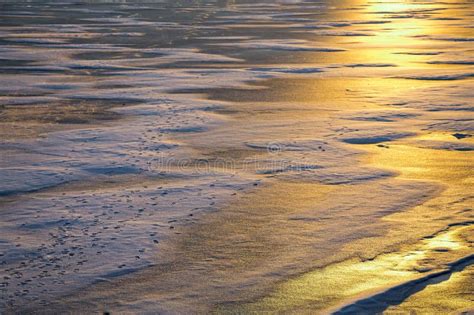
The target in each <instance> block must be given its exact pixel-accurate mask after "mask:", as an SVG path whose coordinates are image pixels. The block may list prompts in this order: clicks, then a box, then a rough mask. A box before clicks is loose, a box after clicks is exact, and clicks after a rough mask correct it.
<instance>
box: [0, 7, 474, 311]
mask: <svg viewBox="0 0 474 315" xmlns="http://www.w3.org/2000/svg"><path fill="white" fill-rule="evenodd" d="M472 10H473V7H472V3H470V2H452V3H444V2H439V3H438V2H430V3H416V4H405V3H402V2H400V3H397V2H394V3H385V2H374V3H365V2H364V3H361V2H357V1H342V2H339V1H338V2H331V1H322V2H313V1H307V2H302V1H288V2H287V1H282V2H273V1H272V2H265V1H262V2H257V3H255V2H245V1H237V2H236V3H234V2H232V3H230V2H227V1H218V2H211V1H210V2H208V3H205V4H202V3H195V2H192V1H189V2H183V3H181V2H179V3H177V4H175V3H174V2H167V1H165V2H157V3H146V4H145V3H140V2H131V3H127V4H113V5H112V4H100V3H95V4H82V5H79V4H75V5H73V4H64V3H59V2H58V3H55V2H52V3H49V4H44V3H42V4H34V3H33V4H32V3H21V2H20V3H17V4H1V5H0V20H1V22H0V71H1V72H0V105H1V110H2V111H3V113H1V114H0V119H1V124H2V132H5V134H6V133H7V131H8V132H11V130H13V131H15V132H16V130H18V131H17V132H18V133H24V132H26V131H25V129H26V130H27V131H28V132H29V133H27V134H33V136H28V137H15V132H13V136H12V135H11V134H10V133H9V136H8V137H7V136H5V137H4V138H2V139H1V144H0V150H1V152H2V154H1V160H0V165H1V169H0V177H1V183H0V196H1V198H3V199H4V200H2V201H1V202H2V203H1V216H2V220H1V222H2V224H1V226H0V231H1V233H0V235H1V243H0V250H1V257H0V258H1V259H0V261H1V265H2V271H3V272H2V277H3V280H2V283H1V289H2V291H1V294H2V295H1V296H2V298H1V301H2V305H3V307H7V306H8V307H12V308H15V307H18V306H19V305H24V306H25V307H33V308H34V307H36V306H38V305H44V304H45V303H46V302H47V301H49V300H51V299H55V298H57V297H58V296H60V295H62V294H65V293H70V292H74V290H76V289H78V288H81V287H84V286H87V285H89V284H91V283H94V282H96V281H97V280H99V279H104V278H111V277H113V276H118V275H122V274H125V273H128V272H130V271H133V270H137V269H140V268H144V267H147V266H150V265H153V264H156V263H159V261H158V262H157V261H156V259H155V256H156V253H157V252H159V251H160V248H161V247H160V244H161V243H162V242H163V241H165V240H167V239H169V238H174V237H179V234H176V233H179V232H175V227H178V226H190V225H192V224H193V223H195V222H197V221H198V220H199V217H200V216H201V215H205V214H206V213H212V212H216V211H217V212H218V211H219V209H220V207H222V206H223V205H224V204H226V203H227V202H228V201H229V200H231V199H232V198H233V196H235V194H236V193H238V194H237V195H239V194H240V193H241V192H242V191H244V192H246V191H248V190H250V189H252V188H254V187H257V186H255V185H257V184H260V183H261V182H263V183H265V182H266V181H272V180H275V179H277V180H282V181H304V182H312V183H322V184H328V185H351V186H354V187H358V185H361V186H363V185H369V187H372V188H373V189H375V190H374V191H380V193H379V194H377V193H375V194H373V198H374V200H376V199H377V198H380V200H376V201H377V202H378V203H379V204H380V205H384V206H383V207H382V208H383V209H380V210H377V211H376V210H374V213H372V215H370V214H364V220H362V221H361V222H366V223H367V224H369V223H370V222H372V221H373V220H375V219H376V218H379V217H383V216H385V215H387V214H389V213H394V212H397V211H401V210H403V209H406V208H409V207H410V206H413V205H417V204H419V203H421V202H423V201H424V200H426V198H427V196H428V195H431V194H434V193H435V192H437V191H438V190H437V189H435V186H436V185H434V184H433V183H426V184H424V185H422V184H421V183H416V184H414V183H400V182H397V181H391V179H393V178H394V176H395V175H396V171H393V170H388V169H382V168H374V167H370V166H368V165H363V164H362V163H361V159H363V154H362V151H361V150H360V149H359V148H358V147H357V146H364V145H372V146H379V147H380V148H387V149H388V150H390V146H391V143H392V142H397V141H407V143H409V144H410V145H414V146H416V147H420V148H428V149H434V150H438V151H441V150H447V151H453V152H469V151H471V150H473V148H474V144H473V142H472V138H471V137H469V136H471V135H472V132H473V128H474V127H473V125H472V108H473V107H472V96H473V94H472V93H473V92H472V90H473V89H472V86H473V84H472V83H473V80H474V77H473V73H474V68H473V64H472V60H473V48H472V45H471V44H472V40H473V35H472V27H470V24H472V23H471V22H472ZM452 17H455V18H452ZM97 103H100V104H106V105H107V108H106V111H111V112H113V113H114V114H117V115H118V116H119V118H118V119H116V120H99V121H96V120H92V121H89V120H90V117H95V116H94V115H95V113H94V112H92V113H88V115H90V116H87V117H86V118H84V119H83V120H84V123H83V124H82V125H81V124H79V123H78V122H79V120H77V119H78V118H77V117H75V116H74V114H72V118H71V117H69V116H68V117H67V119H63V120H62V121H54V122H51V121H50V120H47V123H53V124H54V123H59V124H63V125H67V128H66V127H64V128H63V129H64V130H63V129H61V130H59V131H54V132H48V133H46V134H41V132H39V131H38V132H37V131H35V130H36V129H35V128H37V127H38V125H37V124H38V120H39V118H37V117H36V116H34V115H33V114H32V117H27V118H21V119H20V118H18V117H23V116H21V115H23V114H21V113H24V112H25V111H32V112H34V111H35V110H37V107H38V106H48V105H50V104H59V106H64V107H71V106H73V107H74V106H77V107H81V106H86V105H89V104H97ZM71 104H72V105H71ZM13 109H14V110H16V111H18V112H20V114H17V115H20V116H8V115H10V114H8V115H7V114H4V113H7V111H8V110H13ZM98 110H100V108H99V109H98ZM90 111H93V110H90ZM2 114H4V116H3V117H2V116H1V115H2ZM9 117H10V118H9ZM11 117H13V118H11ZM114 117H115V116H114ZM73 118H75V119H76V120H75V119H73ZM41 119H43V120H44V119H46V118H44V117H42V118H41ZM41 121H42V120H41ZM41 130H42V129H41ZM41 130H40V131H41ZM46 131H48V130H46ZM421 134H422V135H425V134H428V136H426V135H425V136H422V137H418V138H417V137H416V136H419V135H421ZM455 134H463V135H466V136H465V137H464V136H463V137H456V136H453V135H455ZM219 159H221V160H224V161H229V160H230V161H231V167H227V168H226V167H222V165H221V164H219ZM216 160H217V161H218V162H217V163H216V162H215V161H216ZM209 165H211V167H210V168H209ZM383 181H386V182H383ZM372 182H374V184H373V186H370V185H372V184H371V183H372ZM442 184H444V183H442ZM364 187H365V186H364ZM354 189H357V188H354ZM361 191H368V190H367V188H364V190H361ZM420 191H421V192H422V193H419V192H420ZM385 194H390V195H391V196H392V197H391V198H393V199H386V198H385V197H384V195H385ZM464 197H465V196H463V195H462V194H460V196H459V200H462V199H463V198H464ZM340 198H341V204H337V203H336V202H335V203H334V204H332V205H331V206H328V207H329V208H330V209H335V210H337V211H335V213H344V211H351V209H352V210H353V209H358V208H357V207H363V206H361V205H363V204H364V203H363V201H364V198H365V197H364V196H358V195H353V196H350V197H344V196H342V197H340ZM344 198H345V199H344ZM400 200H407V201H406V202H402V201H400ZM377 202H376V203H377ZM453 202H454V201H453ZM460 204H462V205H465V207H467V208H468V210H469V209H470V208H469V204H468V202H464V203H462V202H460ZM332 207H334V208H332ZM460 207H461V206H460ZM367 208H370V209H372V208H371V207H367ZM464 210H465V209H464ZM354 211H355V210H354ZM456 211H458V212H456ZM456 211H454V212H453V213H452V214H451V216H449V217H448V218H444V219H443V220H445V221H446V222H444V221H443V220H441V219H439V220H438V222H437V223H436V224H434V225H433V226H434V227H433V229H436V228H441V227H442V226H444V225H446V224H448V223H452V222H453V221H458V220H459V221H462V220H466V219H467V218H470V217H469V214H470V212H469V211H461V210H459V209H457V210H456ZM326 215H327V216H330V215H329V214H326ZM332 216H333V217H337V216H336V215H334V214H333V215H332ZM296 217H297V218H298V220H294V218H295V216H292V217H290V218H289V219H288V220H292V221H297V222H299V221H301V222H307V221H312V220H314V221H319V220H321V218H315V217H314V216H311V215H307V214H305V215H304V216H301V217H298V216H296ZM341 217H342V218H343V217H344V216H341ZM301 218H307V220H305V219H301ZM341 220H350V218H345V219H341ZM323 221H324V220H323ZM343 223H344V222H343ZM346 223H347V222H346ZM341 224H342V223H341ZM339 226H340V225H338V224H334V225H331V224H328V225H327V230H328V231H327V234H328V237H327V239H325V241H326V243H325V244H326V245H325V246H328V247H331V241H334V239H336V238H337V237H336V235H335V234H334V238H331V237H329V236H331V229H332V228H334V231H333V233H336V230H337V229H338V227H339ZM344 226H347V229H350V225H344ZM361 226H363V225H361ZM432 232H433V231H429V232H426V233H427V234H430V233H432ZM371 233H373V234H378V233H382V231H381V230H380V231H379V230H377V229H375V228H374V231H372V232H370V233H368V232H367V231H362V230H360V227H359V230H357V229H354V231H353V233H352V234H351V235H352V236H351V237H352V238H353V239H358V238H364V237H368V236H370V235H371ZM275 237H276V236H275ZM301 237H302V238H301V239H305V240H306V241H308V242H310V240H311V236H308V235H304V236H301ZM350 241H351V238H347V242H350ZM320 242H321V244H322V243H323V241H320ZM400 242H403V239H400ZM327 244H329V245H327ZM337 246H339V244H338V245H337ZM170 255H173V253H170ZM309 256H311V255H308V257H309ZM295 257H296V255H295ZM311 257H312V258H313V259H315V260H317V258H316V257H314V256H311ZM303 260H304V259H301V261H300V262H301V265H302V266H306V267H310V265H311V264H310V263H309V262H307V261H305V262H304V261H303ZM282 261H284V259H282ZM272 268H275V270H273V269H271V267H269V269H268V270H266V271H265V273H266V274H267V275H266V276H268V273H271V272H275V273H276V274H279V275H280V276H281V277H286V276H288V275H291V274H292V272H295V271H292V268H288V267H286V268H282V267H281V266H276V265H275V266H274V267H272ZM301 268H303V267H301ZM294 270H296V269H294ZM265 273H263V272H262V273H256V274H255V275H254V276H255V277H257V279H258V275H261V276H262V279H263V278H264V274H265ZM246 285H249V284H248V283H246ZM221 302H225V301H221ZM147 305H148V306H147ZM171 305H172V304H171ZM183 305H184V306H182V307H183V309H182V311H186V310H187V309H186V307H185V305H186V304H185V303H183ZM147 307H150V305H149V304H147V303H146V302H144V306H143V308H144V309H147ZM151 307H153V306H151ZM163 307H164V309H166V305H165V304H164V306H163Z"/></svg>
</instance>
